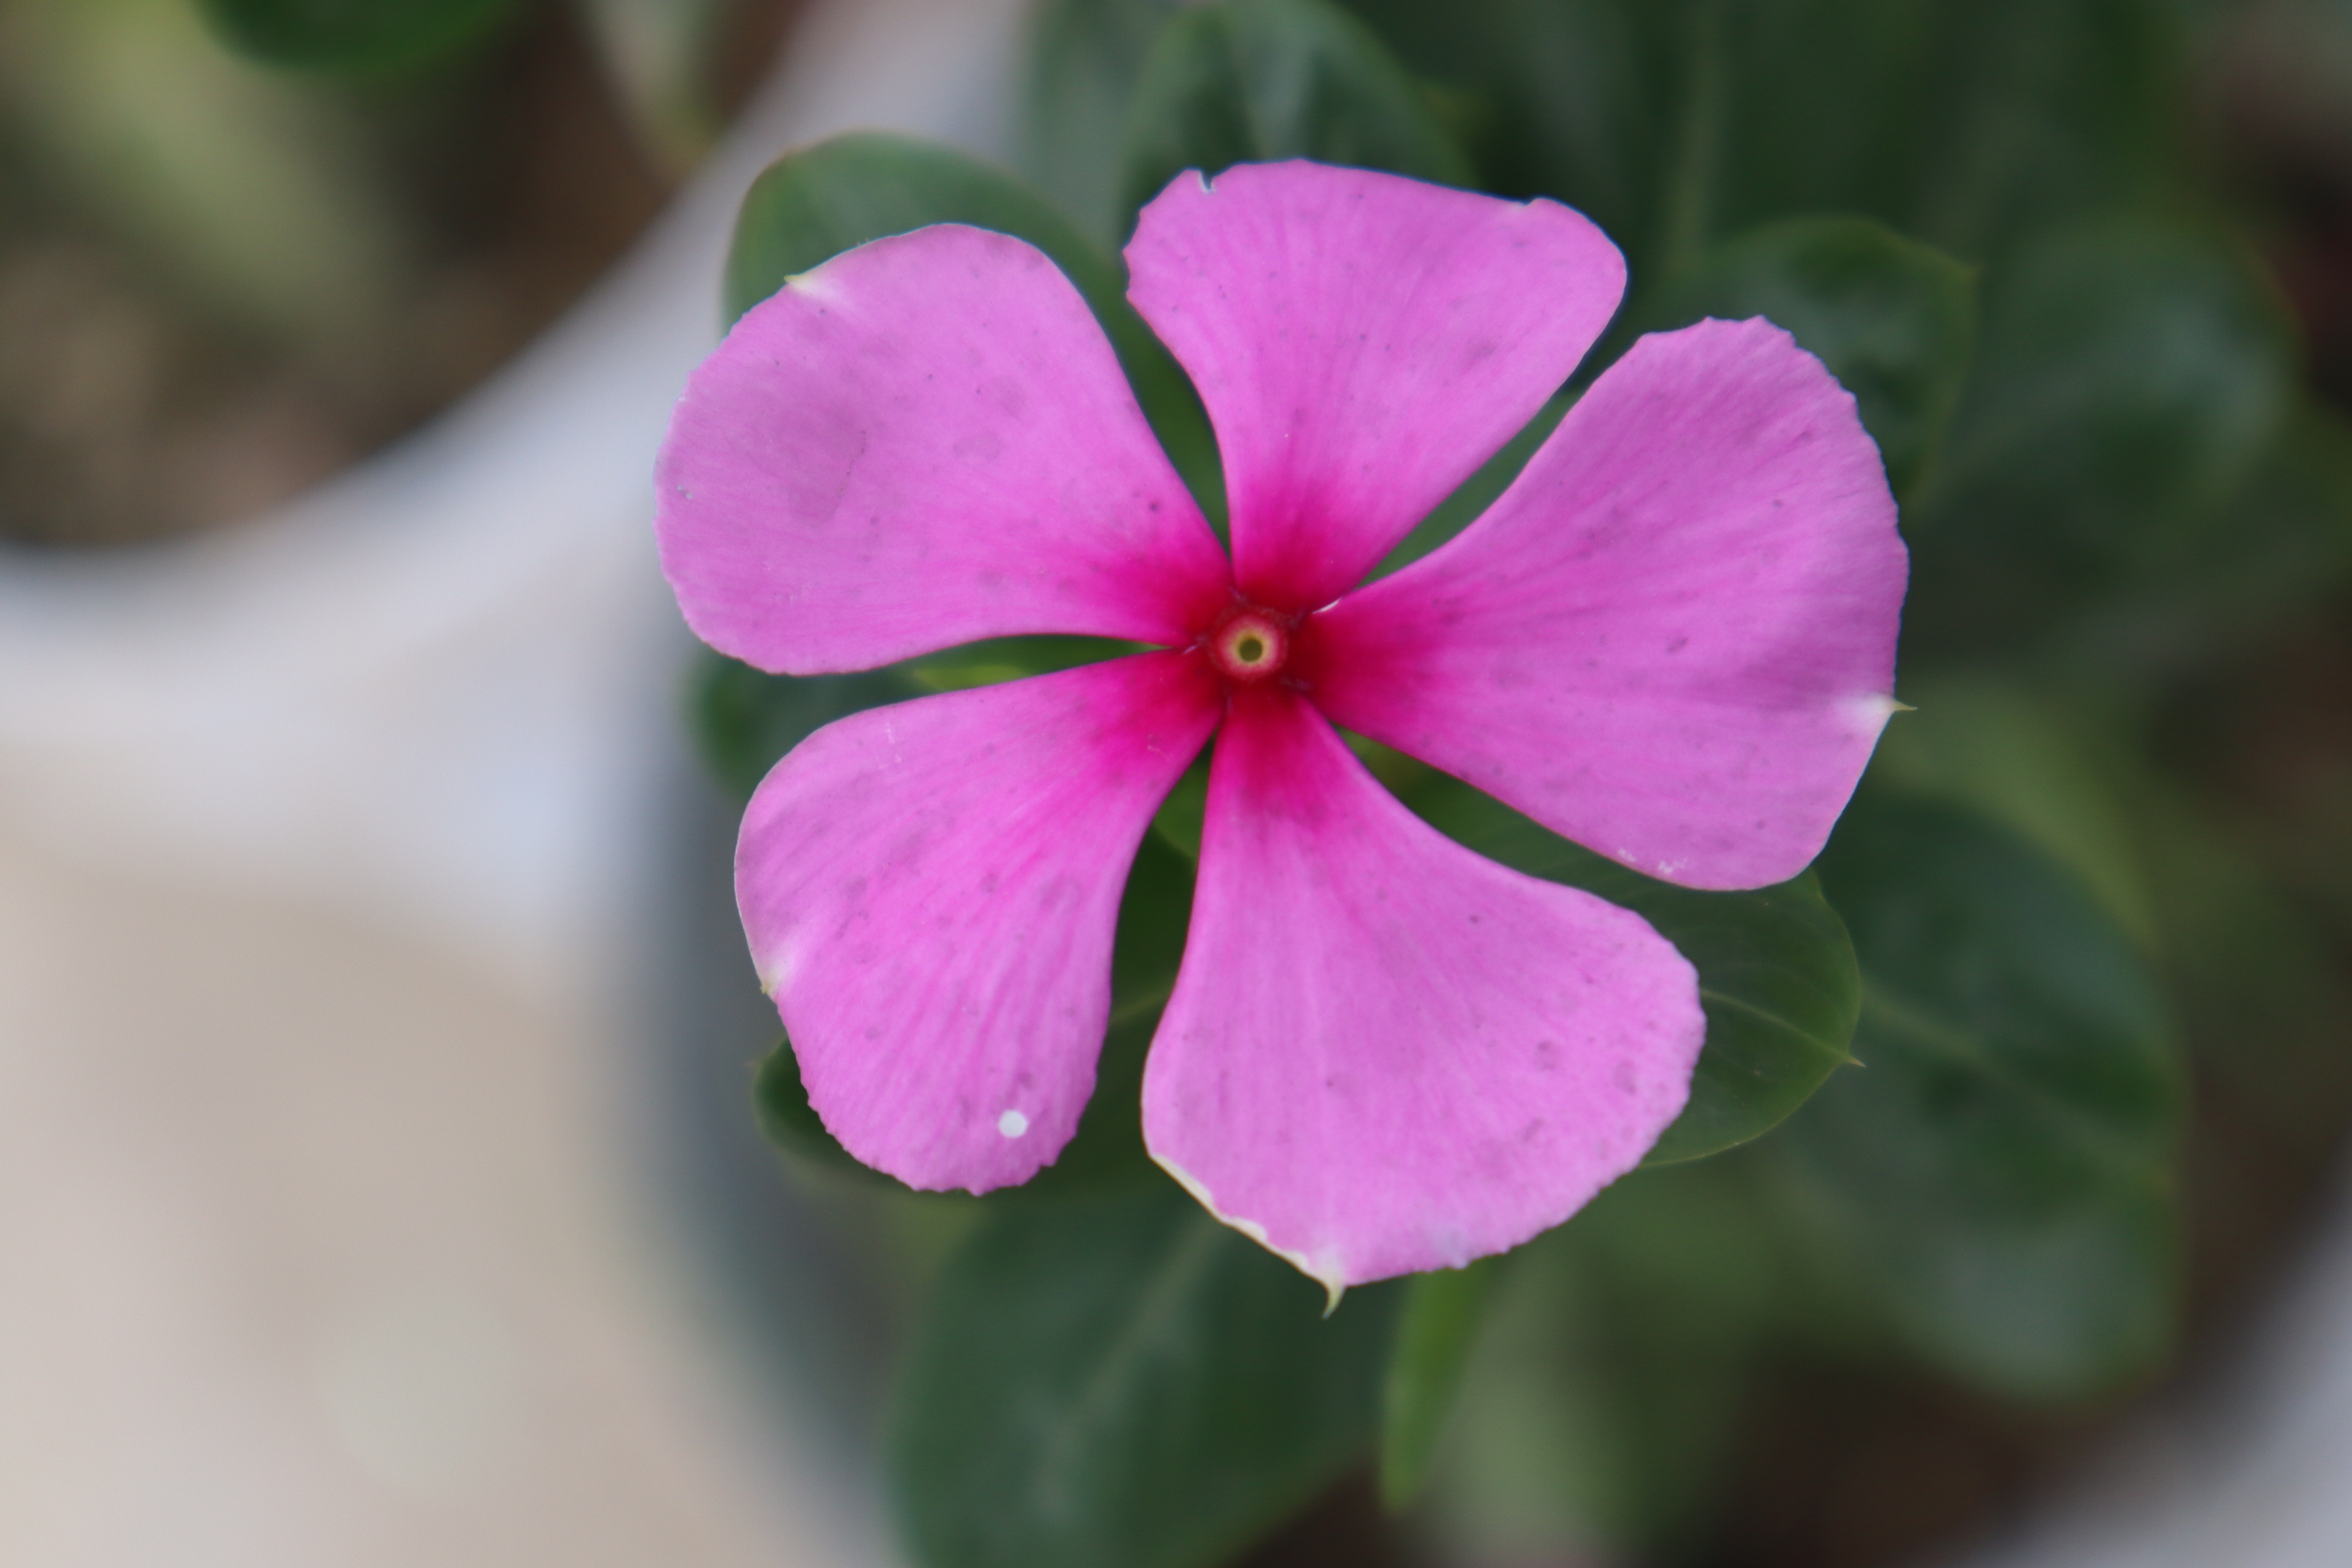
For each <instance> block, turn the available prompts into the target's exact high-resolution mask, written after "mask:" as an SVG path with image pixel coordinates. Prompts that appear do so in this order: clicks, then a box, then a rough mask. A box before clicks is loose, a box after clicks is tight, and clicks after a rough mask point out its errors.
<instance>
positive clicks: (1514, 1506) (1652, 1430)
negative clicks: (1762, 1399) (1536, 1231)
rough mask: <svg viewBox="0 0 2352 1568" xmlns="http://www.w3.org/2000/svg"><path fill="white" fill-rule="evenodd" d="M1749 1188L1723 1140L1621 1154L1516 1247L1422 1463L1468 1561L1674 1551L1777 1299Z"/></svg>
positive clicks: (1700, 1508)
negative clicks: (1571, 1212) (1613, 1166)
mask: <svg viewBox="0 0 2352 1568" xmlns="http://www.w3.org/2000/svg"><path fill="white" fill-rule="evenodd" d="M1787 1250H1788V1249H1787V1247H1786V1246H1785V1245H1784V1244H1783V1242H1782V1238H1781V1237H1780V1236H1778V1235H1776V1234H1775V1230H1774V1227H1773V1225H1772V1223H1771V1216H1770V1215H1769V1211H1768V1210H1767V1209H1766V1207H1765V1205H1763V1204H1762V1203H1760V1202H1759V1184H1758V1183H1757V1182H1756V1180H1755V1176H1754V1172H1753V1171H1752V1170H1751V1169H1748V1168H1745V1162H1744V1161H1743V1159H1742V1157H1741V1156H1739V1155H1734V1156H1731V1157H1729V1158H1727V1159H1724V1160H1710V1161H1706V1162H1705V1163H1698V1164H1685V1165H1673V1166H1666V1167H1664V1168H1661V1169H1656V1170H1645V1171H1637V1172H1635V1173H1633V1174H1632V1175H1630V1176H1628V1177H1626V1178H1625V1179H1624V1180H1622V1181H1621V1182H1619V1183H1617V1184H1615V1185H1614V1186H1612V1187H1611V1188H1610V1189H1609V1190H1608V1191H1606V1192H1604V1193H1602V1194H1601V1196H1600V1197H1599V1198H1597V1199H1595V1200H1594V1201H1593V1203H1592V1204H1591V1206H1589V1207H1588V1208H1587V1209H1586V1210H1585V1211H1584V1212H1583V1213H1582V1214H1580V1215H1577V1216H1576V1217H1575V1218H1574V1219H1572V1220H1570V1222H1569V1223H1568V1224H1567V1225H1565V1226H1561V1227H1559V1229H1558V1230H1555V1231H1553V1232H1551V1233H1550V1234H1549V1235H1547V1236H1544V1237H1539V1238H1538V1239H1537V1240H1536V1241H1534V1242H1532V1243H1530V1244H1529V1245H1528V1246H1527V1247H1524V1248H1522V1249H1521V1250H1520V1251H1519V1252H1517V1253H1515V1254H1513V1255H1512V1257H1511V1258H1510V1261H1509V1263H1508V1264H1507V1267H1506V1268H1504V1269H1503V1271H1502V1273H1501V1278H1500V1279H1499V1281H1498V1283H1497V1284H1496V1289H1495V1291H1494V1296H1493V1300H1492V1301H1491V1304H1490V1305H1489V1306H1488V1308H1487V1311H1486V1322H1485V1324H1484V1326H1483V1328H1482V1330H1481V1332H1480V1335H1479V1340H1478V1343H1477V1346H1476V1348H1475V1351H1474V1352H1472V1355H1471V1358H1470V1366H1469V1369H1468V1371H1467V1373H1465V1377H1464V1379H1463V1384H1462V1390H1461V1395H1460V1398H1461V1410H1460V1414H1459V1415H1458V1416H1457V1417H1456V1419H1455V1421H1454V1424H1453V1426H1452V1428H1451V1429H1450V1430H1449V1433H1448V1435H1447V1437H1446V1442H1445V1446H1444V1451H1443V1453H1442V1454H1441V1455H1440V1456H1439V1458H1438V1461H1437V1466H1436V1469H1435V1473H1434V1474H1433V1477H1432V1484H1433V1493H1434V1497H1433V1501H1434V1502H1435V1504H1436V1506H1437V1508H1438V1509H1439V1510H1440V1511H1441V1513H1442V1514H1444V1516H1445V1517H1447V1518H1448V1519H1449V1520H1459V1521H1461V1523H1462V1533H1463V1535H1464V1536H1465V1537H1466V1538H1467V1539H1466V1541H1465V1545H1468V1546H1470V1547H1472V1548H1473V1549H1474V1550H1472V1551H1468V1552H1464V1554H1463V1555H1464V1559H1465V1561H1481V1562H1484V1561H1490V1560H1491V1561H1496V1562H1503V1561H1527V1562H1534V1561H1550V1560H1552V1559H1553V1558H1555V1557H1557V1558H1561V1559H1566V1558H1570V1557H1575V1558H1579V1559H1580V1558H1582V1557H1584V1556H1587V1555H1590V1554H1591V1552H1592V1551H1593V1549H1594V1548H1595V1547H1596V1546H1601V1547H1605V1548H1608V1549H1610V1550H1608V1551H1607V1552H1605V1555H1607V1556H1609V1557H1610V1558H1612V1560H1613V1559H1615V1558H1618V1557H1620V1556H1622V1557H1624V1558H1626V1559H1628V1560H1640V1561H1645V1562H1646V1561H1652V1560H1656V1561H1678V1560H1681V1558H1682V1557H1683V1556H1684V1555H1685V1554H1686V1552H1687V1548H1688V1547H1689V1545H1690V1544H1691V1539H1692V1537H1693V1536H1694V1534H1695V1533H1696V1532H1697V1531H1698V1530H1700V1529H1702V1528H1703V1527H1704V1526H1705V1524H1706V1521H1707V1514H1708V1508H1707V1502H1708V1498H1709V1494H1710V1489H1712V1488H1713V1487H1714V1486H1715V1484H1716V1483H1717V1479H1718V1478H1719V1475H1720V1469H1721V1466H1722V1464H1723V1461H1724V1459H1725V1458H1726V1457H1727V1453H1728V1450H1729V1447H1730V1443H1731V1439H1732V1437H1733V1436H1734V1433H1735V1426H1734V1423H1735V1421H1736V1419H1737V1417H1738V1413H1739V1409H1740V1406H1741V1402H1742V1400H1743V1399H1744V1397H1745V1395H1746V1393H1747V1368H1748V1364H1749V1363H1750V1361H1751V1358H1752V1357H1753V1355H1754V1354H1755V1352H1756V1350H1757V1347H1758V1346H1759V1344H1760V1343H1761V1342H1764V1339H1765V1337H1766V1336H1767V1335H1768V1334H1769V1333H1771V1332H1772V1331H1774V1330H1775V1329H1776V1328H1777V1326H1778V1325H1779V1324H1780V1321H1782V1319H1783V1318H1785V1317H1787V1316H1790V1315H1791V1313H1792V1310H1793V1309H1792V1308H1791V1306H1790V1300H1789V1298H1788V1296H1787V1294H1786V1292H1785V1291H1784V1289H1783V1286H1784V1279H1783V1275H1784V1272H1785V1270H1784V1269H1783V1268H1780V1267H1778V1265H1780V1263H1781V1261H1782V1260H1783V1259H1784V1258H1785V1256H1786V1253H1787ZM1677 1549H1681V1550H1677Z"/></svg>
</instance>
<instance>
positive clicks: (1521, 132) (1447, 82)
mask: <svg viewBox="0 0 2352 1568" xmlns="http://www.w3.org/2000/svg"><path fill="white" fill-rule="evenodd" d="M1348 8H1349V10H1350V11H1352V12H1354V13H1355V14H1356V15H1357V16H1359V17H1360V18H1362V19H1363V21H1364V22H1365V23H1366V24H1367V25H1369V26H1370V27H1371V28H1372V30H1373V31H1374V32H1376V33H1378V34H1379V35H1380V37H1381V39H1382V40H1383V41H1384V42H1385V43H1386V44H1387V45H1388V47H1390V48H1391V50H1393V51H1394V52H1395V54H1396V57H1397V58H1399V59H1402V60H1411V61H1412V66H1413V69H1414V70H1415V71H1416V72H1422V73H1426V74H1427V75H1428V76H1429V77H1430V78H1432V79H1434V80H1435V81H1436V82H1438V83H1440V84H1442V85H1443V86H1444V87H1445V88H1446V89H1449V90H1450V91H1452V92H1454V93H1455V94H1458V95H1461V96H1463V97H1465V98H1466V99H1467V100H1470V101H1471V102H1473V103H1475V104H1476V105H1477V106H1478V107H1479V109H1480V110H1481V111H1482V112H1481V114H1480V116H1479V118H1478V121H1476V123H1477V126H1478V128H1479V129H1478V133H1477V134H1476V135H1475V138H1474V139H1473V140H1472V142H1471V143H1470V152H1471V153H1472V154H1473V156H1474V157H1475V161H1476V163H1477V167H1478V171H1479V174H1480V175H1481V181H1480V183H1481V184H1482V185H1483V186H1484V187H1485V188H1486V189H1488V190H1492V191H1496V192H1500V193H1503V194H1507V195H1517V196H1529V195H1548V196H1551V197H1554V198H1555V199H1557V200H1559V201H1563V202H1565V203H1567V204H1568V205H1570V206H1572V207H1574V208H1576V209H1577V210H1578V211H1580V212H1581V213H1583V214H1584V215H1585V216H1587V217H1590V218H1591V219H1592V221H1593V222H1595V223H1597V224H1599V225H1600V226H1601V227H1602V228H1603V229H1604V230H1606V231H1607V233H1608V235H1609V237H1611V238H1612V239H1613V240H1615V241H1616V242H1617V244H1618V245H1619V247H1621V248H1622V249H1623V250H1624V252H1625V254H1626V258H1627V259H1628V261H1629V262H1630V263H1631V264H1632V266H1633V275H1634V276H1635V277H1636V278H1646V277H1647V276H1648V275H1649V272H1650V270H1651V257H1652V253H1653V248H1654V247H1653V243H1652V241H1653V239H1654V234H1655V231H1656V228H1657V226H1658V223H1659V220H1660V217H1661V216H1662V197H1663V192H1664V184H1665V178H1664V166H1665V163H1666V160H1667V159H1668V158H1669V156H1670V155H1671V153H1672V151H1673V143H1674V135H1675V109H1676V107H1677V106H1676V103H1675V80H1676V79H1675V71H1676V69H1677V66H1678V61H1677V60H1676V58H1675V54H1674V50H1673V47H1672V45H1673V42H1674V40H1675V34H1676V29H1675V26H1674V22H1675V16H1676V14H1677V13H1678V12H1679V11H1680V10H1681V9H1682V7H1680V6H1678V5H1661V4H1658V3H1657V0H1642V3H1640V4H1634V3H1632V0H1449V4H1446V5H1430V4H1429V3H1428V0H1348Z"/></svg>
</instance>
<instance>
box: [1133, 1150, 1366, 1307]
mask: <svg viewBox="0 0 2352 1568" xmlns="http://www.w3.org/2000/svg"><path fill="white" fill-rule="evenodd" d="M1151 1158H1152V1161H1153V1163H1156V1164H1158V1165H1159V1167H1160V1169H1161V1170H1163V1171H1165V1172H1167V1173H1169V1174H1170V1175H1171V1176H1173V1177H1175V1178H1176V1184H1177V1185H1179V1186H1181V1187H1182V1188H1183V1189H1184V1190H1185V1191H1186V1192H1188V1193H1190V1194H1192V1196H1193V1198H1194V1199H1195V1200H1196V1201H1198V1202H1199V1204H1200V1205H1201V1206H1202V1208H1204V1209H1207V1210H1208V1211H1209V1214H1210V1215H1211V1217H1213V1218H1214V1219H1215V1220H1216V1222H1217V1223H1218V1224H1219V1225H1223V1226H1232V1227H1233V1228H1234V1229H1235V1230H1237V1231H1240V1232H1241V1233H1242V1234H1243V1235H1244V1236H1246V1237H1249V1238H1250V1239H1251V1240H1252V1241H1255V1242H1256V1243H1257V1244H1258V1245H1259V1246H1260V1247H1265V1249H1266V1250H1267V1251H1268V1252H1271V1253H1273V1254H1274V1255H1275V1256H1276V1258H1281V1259H1282V1260H1283V1261H1284V1262H1285V1263H1287V1264H1289V1265H1290V1266H1291V1267H1292V1268H1296V1269H1297V1270H1298V1271H1299V1272H1300V1273H1301V1274H1304V1275H1306V1276H1307V1278H1308V1279H1312V1280H1314V1281H1315V1283H1317V1284H1318V1285H1320V1286H1322V1287H1323V1293H1324V1295H1325V1297H1326V1298H1327V1299H1326V1300H1325V1301H1324V1303H1323V1315H1324V1316H1325V1317H1327V1318H1328V1317H1329V1316H1330V1315H1331V1314H1332V1313H1334V1312H1336V1311H1338V1310H1339V1298H1340V1297H1342V1296H1345V1295H1346V1294H1347V1293H1348V1270H1347V1266H1346V1265H1345V1264H1343V1263H1341V1262H1340V1260H1339V1253H1338V1252H1337V1251H1335V1250H1334V1249H1332V1248H1330V1247H1325V1248H1324V1249H1323V1250H1322V1251H1320V1252H1318V1253H1315V1254H1312V1255H1309V1254H1307V1253H1304V1252H1291V1251H1288V1250H1286V1249H1285V1248H1283V1247H1276V1246H1275V1244H1274V1243H1273V1242H1271V1241H1269V1240H1267V1239H1266V1234H1265V1226H1262V1225H1260V1224H1258V1223H1257V1221H1255V1220H1252V1219H1244V1218H1242V1217H1241V1216H1240V1215H1229V1214H1227V1213H1225V1211H1224V1210H1223V1209H1221V1208H1219V1207H1218V1206H1217V1200H1216V1199H1214V1198H1213V1197H1211V1196H1210V1195H1209V1189H1208V1188H1207V1187H1205V1186H1202V1184H1201V1183H1200V1182H1199V1180H1198V1179H1197V1178H1195V1177H1194V1176H1193V1174H1192V1173H1191V1172H1190V1171H1187V1170H1186V1169H1184V1167H1183V1166H1181V1165H1179V1164H1177V1163H1175V1162H1174V1161H1172V1160H1170V1159H1168V1158H1166V1157H1165V1156H1163V1155H1160V1154H1157V1153H1154V1154H1153V1155H1152V1156H1151Z"/></svg>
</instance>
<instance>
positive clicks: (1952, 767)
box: [1870, 673, 2157, 951]
mask: <svg viewBox="0 0 2352 1568" xmlns="http://www.w3.org/2000/svg"><path fill="white" fill-rule="evenodd" d="M1903 694H1904V697H1905V699H1906V700H1908V701H1910V702H1911V703H1912V704H1914V711H1911V712H1908V713H1898V714H1896V715H1895V720H1894V722H1892V723H1890V724H1889V725H1888V726H1887V727H1886V731H1885V734H1883V735H1882V736H1881V737H1880V738H1879V742H1878V752H1877V754H1876V755H1875V756H1874V757H1873V758H1872V759H1871V773H1870V777H1871V780H1872V782H1873V783H1874V784H1887V785H1893V786H1895V787H1897V788H1899V789H1901V790H1902V791H1903V792H1904V793H1906V794H1907V795H1921V796H1934V797H1937V798H1939V799H1944V800H1948V801H1950V802H1951V803H1952V804H1954V805H1959V806H1963V807H1966V808H1968V809H1969V810H1972V811H1976V812H1978V813H1980V814H1981V815H1983V816H1989V817H1990V818H1992V819H1993V820H1994V821H1996V822H1998V823H2000V825H2001V826H2003V827H2006V828H2008V829H2009V830H2010V831H2011V832H2013V833H2016V834H2019V835H2021V836H2022V837H2024V838H2026V839H2027V840H2028V841H2030V842H2031V843H2032V845H2033V846H2034V847H2036V848H2038V849H2040V850H2041V851H2042V853H2043V854H2045V855H2048V856H2050V857H2051V858H2053V859H2055V860H2057V861H2058V862H2059V863H2060V864H2061V865H2063V866H2064V867H2065V868H2067V869H2068V870H2069V871H2071V872H2073V873H2074V875H2075V876H2076V877H2079V878H2080V879H2082V881H2083V885H2084V888H2085V889H2088V890H2089V892H2090V893H2091V895H2092V897H2093V898H2095V899H2096V900H2098V903H2099V907H2100V909H2101V910H2103V911H2105V914H2106V916H2107V918H2108V919H2109V920H2112V921H2115V922H2116V924H2117V925H2118V926H2120V927H2122V928H2123V929H2124V930H2125V931H2127V932H2129V933H2130V935H2131V937H2132V940H2133V941H2134V942H2135V943H2137V945H2138V946H2139V947H2140V948H2141V949H2142V950H2143V951H2153V950H2154V948H2155V946H2156V942H2157V930H2156V925H2157V921H2156V912H2155V909H2154V900H2153V896H2152V894H2151V893H2150V891H2149V888H2148V879H2147V871H2146V868H2145V867H2144V866H2143V865H2142V863H2141V860H2142V858H2141V852H2140V848H2139V845H2138V843H2137V839H2138V838H2139V837H2140V835H2138V834H2137V833H2136V832H2135V831H2134V828H2133V825H2132V824H2131V822H2130V821H2129V820H2128V818H2127V816H2126V809H2125V800H2124V785H2125V779H2124V777H2120V776H2118V774H2119V773H2126V771H2127V764H2126V763H2124V762H2123V761H2122V759H2121V756H2120V754H2119V753H2120V748H2119V747H2116V746H2115V745H2113V744H2109V745H2106V746H2105V747H2102V746H2101V745H2100V744H2099V742H2102V741H2107V740H2110V737H2107V736H2104V735H2101V734H2100V733H2099V731H2100V730H2101V728H2103V727H2112V726H2113V719H2112V717H2111V716H2109V715H2106V714H2105V713H2103V712H2102V711H2101V710H2098V709H2097V708H2095V707H2092V706H2089V705H2082V704H2076V705H2069V704H2066V703H2063V702H2061V701H2060V700H2057V699H2056V698H2055V697H2054V696H2053V695H2052V694H2051V693H2048V692H2046V691H2042V690H2036V689H2029V688H2028V687H2026V686H2025V685H2024V684H2023V683H2021V682H2018V681H2014V680H2002V679H1998V678H1995V677H1992V676H1990V675H1986V674H1982V673H1978V674H1971V675H1966V676H1945V677H1940V678H1938V677H1929V678H1927V679H1924V680H1919V681H1909V682H1906V683H1905V686H1904V693H1903Z"/></svg>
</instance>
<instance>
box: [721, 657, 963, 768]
mask: <svg viewBox="0 0 2352 1568" xmlns="http://www.w3.org/2000/svg"><path fill="white" fill-rule="evenodd" d="M918 690H919V688H917V687H915V686H914V685H913V684H912V683H910V682H909V681H908V679H907V677H906V675H905V673H904V672H903V671H902V670H900V669H898V668H889V669H877V670H869V671H866V672H865V673H863V674H859V675H824V676H816V677H813V678H808V679H802V678H799V677H794V676H790V675H768V674H765V673H763V672H761V671H760V670H756V669H753V668H751V666H750V665H748V664H744V663H741V662H740V661H739V660H736V659H731V658H727V657H726V656H725V655H724V654H719V653H712V652H709V651H708V650H706V651H705V652H704V653H703V655H702V656H701V660H700V663H699V665H698V668H697V671H696V674H695V678H694V687H693V692H692V699H691V700H692V717H693V722H694V733H695V738H696V740H697V741H698V742H700V744H701V749H702V760H703V762H704V763H705V764H706V765H707V766H708V767H709V769H710V771H711V772H712V773H714V774H716V775H717V776H718V779H719V783H721V784H725V785H726V786H727V787H728V789H730V791H732V792H733V793H734V794H735V795H738V796H739V797H740V798H741V799H744V800H749V799H751V792H752V791H753V790H754V789H757V788H758V787H759V785H760V781H761V779H763V778H765V777H767V776H768V770H769V769H770V768H772V767H774V766H775V765H776V762H777V759H779V758H781V757H782V755H783V754H784V753H785V752H789V751H791V750H792V749H793V747H794V746H797V745H799V744H800V743H801V742H803V741H804V740H806V739H807V738H808V737H809V736H810V735H812V734H814V733H815V732H816V731H818V730H821V729H823V728H824V726H825V725H827V724H830V723H832V722H833V721H835V719H845V718H847V717H848V716H849V715H850V714H852V713H856V712H862V711H863V710H866V709H868V708H878V707H880V706H881V705H882V704H883V703H885V702H898V701H902V700H905V699H907V698H909V697H912V696H914V695H916V693H917V691H918Z"/></svg>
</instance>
